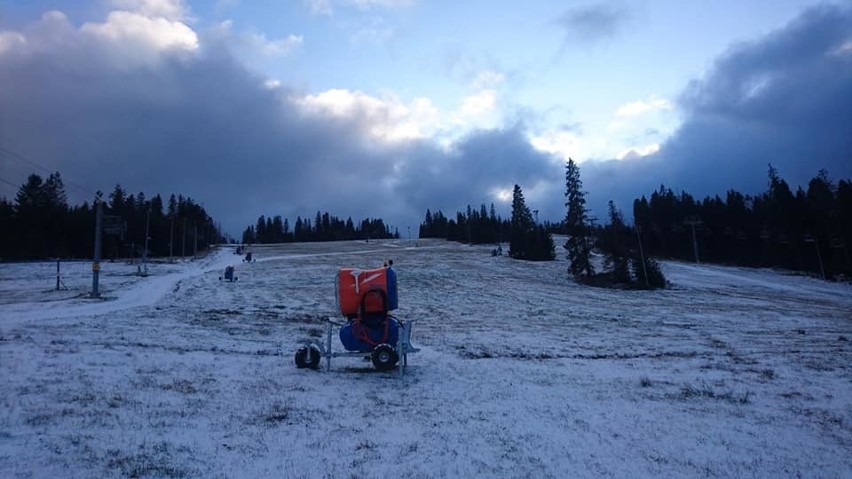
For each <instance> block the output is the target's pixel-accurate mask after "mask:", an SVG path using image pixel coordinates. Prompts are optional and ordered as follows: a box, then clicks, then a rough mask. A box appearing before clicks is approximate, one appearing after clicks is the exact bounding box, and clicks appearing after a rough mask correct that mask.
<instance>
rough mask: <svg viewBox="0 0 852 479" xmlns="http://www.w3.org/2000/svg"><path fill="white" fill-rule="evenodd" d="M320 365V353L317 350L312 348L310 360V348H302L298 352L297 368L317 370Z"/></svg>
mask: <svg viewBox="0 0 852 479" xmlns="http://www.w3.org/2000/svg"><path fill="white" fill-rule="evenodd" d="M319 363H320V352H319V350H318V349H317V348H314V347H312V348H311V357H310V359H308V348H307V347H305V346H302V347H301V348H299V349H298V350H297V351H296V367H297V368H299V369H302V368H311V369H316V368H317V367H318V366H319Z"/></svg>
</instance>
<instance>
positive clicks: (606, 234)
mask: <svg viewBox="0 0 852 479" xmlns="http://www.w3.org/2000/svg"><path fill="white" fill-rule="evenodd" d="M629 235H630V233H629V231H628V230H627V226H626V225H625V224H624V218H623V217H622V215H621V212H620V211H618V209H617V208H616V207H615V203H613V201H612V200H610V201H609V224H608V225H607V226H606V227H605V228H604V229H603V233H602V234H601V237H600V239H598V242H597V244H598V247H599V248H600V249H601V251H603V253H604V269H605V270H606V271H607V272H608V273H610V274H611V275H612V280H613V281H614V282H616V283H629V282H630V268H629V266H628V262H629V258H630V249H629V248H628V246H627V241H628V237H629Z"/></svg>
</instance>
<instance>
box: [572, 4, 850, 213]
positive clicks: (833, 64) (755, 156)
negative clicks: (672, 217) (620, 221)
mask: <svg viewBox="0 0 852 479" xmlns="http://www.w3.org/2000/svg"><path fill="white" fill-rule="evenodd" d="M850 42H852V8H850V7H848V6H839V5H823V6H819V7H815V8H811V9H809V10H806V11H804V12H803V13H802V14H801V15H800V16H799V17H798V18H796V19H795V20H794V21H792V22H791V23H790V24H788V25H787V26H785V27H783V28H781V29H779V30H777V31H775V32H773V33H771V34H769V35H767V36H765V37H763V38H760V39H759V40H756V41H753V42H748V43H741V44H737V45H735V46H733V47H731V48H730V49H729V50H728V51H727V52H726V53H725V54H723V55H722V56H721V57H719V59H718V60H717V61H716V62H715V65H714V67H713V68H712V70H711V71H710V72H709V73H708V74H707V75H706V76H705V77H704V78H702V79H700V80H696V81H694V82H692V83H691V84H690V85H688V87H687V88H686V89H685V91H684V93H683V95H682V96H681V98H680V100H679V104H680V105H679V106H680V107H681V109H682V110H683V112H684V114H685V120H684V122H683V124H682V125H681V127H680V128H679V130H678V131H677V132H676V133H675V134H674V135H673V136H672V137H670V138H669V139H668V140H667V141H666V142H665V143H664V144H663V145H662V146H661V149H660V151H659V152H658V153H656V154H655V155H651V156H648V157H644V158H640V159H632V160H625V161H615V160H613V161H604V162H593V163H592V162H590V163H584V164H583V165H582V166H581V171H582V176H583V178H584V180H585V186H586V187H587V189H588V190H589V192H590V195H589V196H590V203H591V204H592V206H593V207H594V208H595V210H596V211H598V212H599V214H603V212H604V211H606V210H605V204H606V202H607V200H609V199H614V200H616V202H617V203H618V204H619V206H620V207H621V208H622V209H623V210H625V212H628V217H629V216H630V214H629V212H630V211H631V208H632V200H633V199H634V198H636V197H638V196H639V195H641V194H646V195H647V194H649V193H650V192H651V191H652V190H653V189H656V188H658V187H659V185H660V184H661V183H664V184H665V185H666V186H667V187H670V188H673V189H676V190H686V191H688V192H690V193H692V194H693V195H695V196H698V197H704V196H706V195H715V194H719V195H721V196H724V194H725V192H726V191H727V190H728V189H736V190H738V191H740V192H743V193H748V194H757V193H761V192H763V191H765V189H766V184H767V181H768V180H767V169H768V167H767V164H768V163H772V165H773V166H775V167H776V168H778V170H779V173H780V174H781V175H782V177H784V178H785V179H786V180H787V181H788V182H789V183H791V184H792V185H793V186H794V187H795V186H797V185H802V186H804V187H806V185H807V181H808V180H810V179H811V178H813V177H814V176H815V175H816V174H817V172H818V171H819V170H820V169H821V168H825V169H827V170H828V172H829V174H830V175H831V176H832V177H834V178H835V179H840V178H844V179H848V178H852V48H850V45H852V44H851V43H850Z"/></svg>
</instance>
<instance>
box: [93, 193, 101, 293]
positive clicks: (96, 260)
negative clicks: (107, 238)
mask: <svg viewBox="0 0 852 479" xmlns="http://www.w3.org/2000/svg"><path fill="white" fill-rule="evenodd" d="M103 215H104V206H103V201H102V200H101V198H100V196H98V197H96V198H95V254H94V257H93V258H92V293H91V295H90V297H92V298H100V297H101V294H100V292H99V291H98V277H99V275H100V271H101V222H102V221H103Z"/></svg>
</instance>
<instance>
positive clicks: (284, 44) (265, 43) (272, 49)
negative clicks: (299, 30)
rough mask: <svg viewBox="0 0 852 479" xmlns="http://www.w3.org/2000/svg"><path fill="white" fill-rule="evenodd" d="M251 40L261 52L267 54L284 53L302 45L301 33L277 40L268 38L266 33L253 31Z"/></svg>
mask: <svg viewBox="0 0 852 479" xmlns="http://www.w3.org/2000/svg"><path fill="white" fill-rule="evenodd" d="M251 40H252V42H253V43H254V44H255V45H257V47H258V48H259V49H260V51H261V52H263V53H264V54H267V55H286V54H287V53H290V52H291V51H292V50H293V49H295V48H298V47H300V46H302V43H303V38H302V36H301V35H292V34H291V35H288V36H287V37H286V38H279V39H278V40H269V39H267V38H266V35H263V34H258V33H253V34H251Z"/></svg>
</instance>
